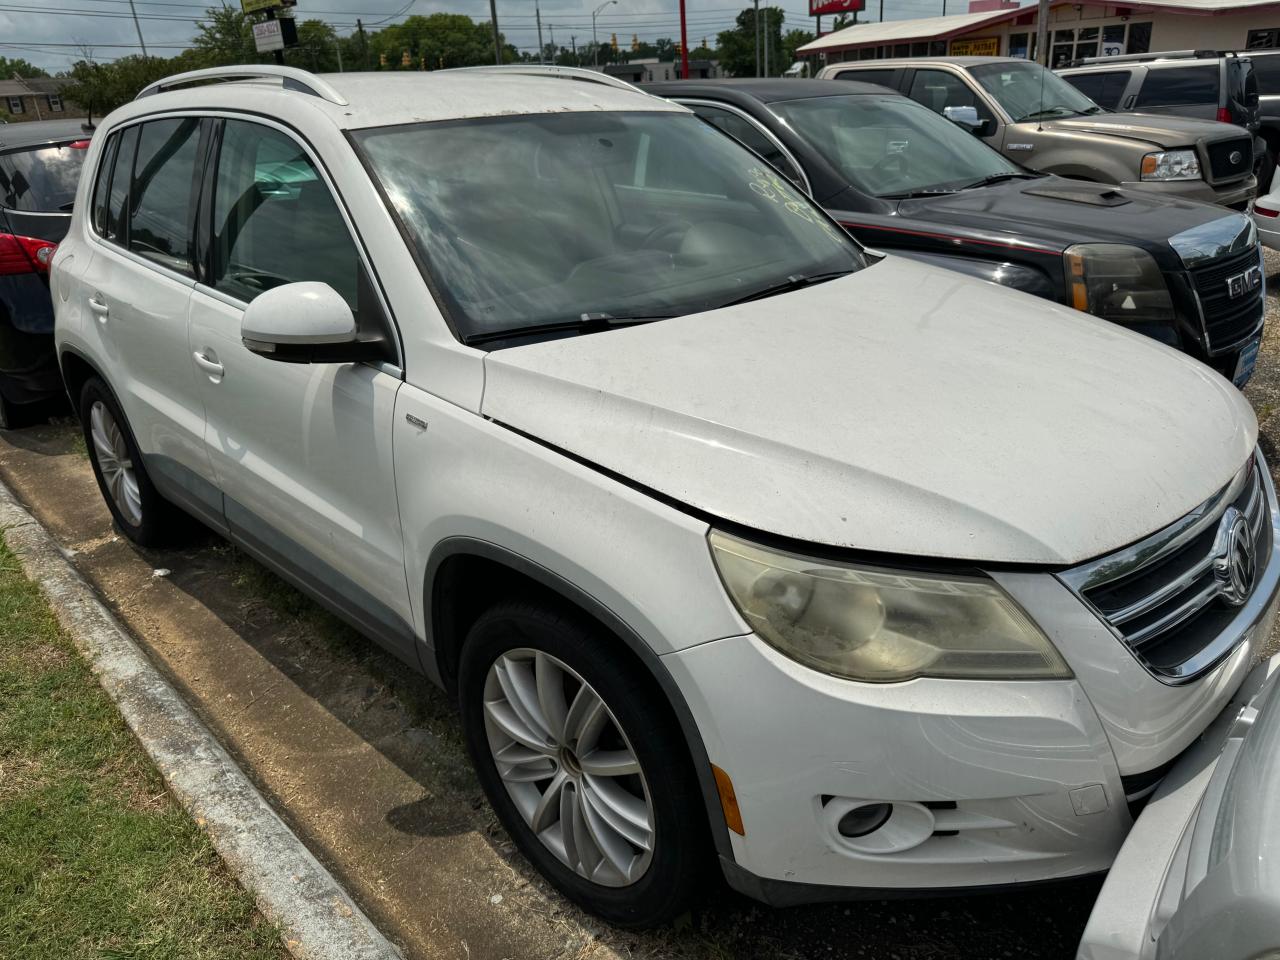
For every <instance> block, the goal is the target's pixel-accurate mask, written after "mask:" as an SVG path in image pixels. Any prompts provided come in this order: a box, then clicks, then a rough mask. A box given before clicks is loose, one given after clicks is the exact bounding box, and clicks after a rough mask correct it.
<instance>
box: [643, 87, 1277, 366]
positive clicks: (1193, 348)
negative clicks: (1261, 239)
mask: <svg viewBox="0 0 1280 960" xmlns="http://www.w3.org/2000/svg"><path fill="white" fill-rule="evenodd" d="M645 90H647V91H649V92H651V93H655V94H658V95H659V96H664V97H667V98H669V99H672V100H675V101H677V102H679V103H682V104H684V105H686V106H688V107H689V108H690V109H691V110H693V111H694V112H695V113H697V114H698V115H699V116H701V117H702V118H703V119H704V120H706V121H707V122H708V123H710V124H712V125H713V126H715V127H717V128H719V129H720V130H722V131H723V132H725V133H727V134H729V135H730V136H732V137H734V138H735V139H737V140H739V141H741V142H742V143H743V144H745V145H746V146H748V147H750V148H751V149H753V150H754V151H755V152H756V153H757V154H759V155H760V156H761V157H762V158H763V159H764V160H765V161H767V162H768V163H769V164H771V165H772V166H773V167H774V168H775V170H776V172H777V174H778V175H775V176H773V178H772V184H773V189H774V190H775V191H776V192H777V194H778V196H779V200H780V201H782V202H785V199H786V193H787V191H788V189H789V188H790V186H791V185H794V186H796V187H798V188H799V189H801V190H803V191H804V192H806V193H808V194H809V195H810V196H812V197H813V198H814V199H815V200H816V201H818V203H820V204H821V205H822V206H823V207H825V208H826V209H827V211H828V212H829V213H830V214H831V216H832V217H834V218H835V219H836V220H837V221H839V223H840V224H841V225H842V226H844V228H845V229H846V230H848V231H849V232H850V233H851V234H853V236H855V237H856V238H857V239H858V240H859V241H861V242H862V243H864V244H866V245H867V246H868V247H870V248H872V249H875V250H884V251H892V252H894V253H898V254H901V255H903V256H908V257H912V258H914V259H918V260H924V261H926V262H929V263H934V264H937V265H939V266H943V267H948V268H950V269H953V270H958V271H960V272H962V273H967V274H971V275H973V276H978V277H981V278H983V279H985V280H990V281H993V282H995V283H999V284H1002V285H1004V286H1008V287H1014V288H1016V289H1019V290H1023V291H1025V292H1027V293H1031V294H1035V295H1036V296H1040V297H1044V298H1046V299H1049V300H1054V301H1057V302H1059V303H1063V304H1066V305H1069V306H1074V307H1076V308H1077V309H1080V310H1084V311H1087V312H1089V313H1092V314H1094V315H1096V316H1099V317H1102V318H1103V319H1105V320H1110V321H1113V322H1115V323H1119V324H1122V325H1124V326H1126V327H1128V328H1130V329H1132V330H1135V331H1138V332H1141V333H1144V334H1146V335H1148V336H1150V337H1153V338H1155V339H1157V340H1160V341H1161V342H1163V343H1166V344H1169V345H1170V346H1174V347H1178V348H1179V349H1182V350H1184V351H1186V352H1187V353H1190V354H1192V355H1193V356H1196V357H1198V358H1199V359H1201V360H1203V361H1204V362H1206V363H1208V364H1209V365H1210V366H1212V367H1213V368H1214V369H1216V370H1217V371H1218V372H1220V373H1221V374H1223V375H1224V376H1226V377H1228V378H1230V379H1232V380H1233V381H1234V382H1235V383H1236V384H1237V385H1238V386H1243V385H1244V383H1245V381H1247V380H1248V378H1249V376H1250V374H1251V373H1252V372H1253V366H1254V362H1255V360H1256V357H1257V352H1258V343H1259V340H1260V338H1261V335H1262V325H1263V282H1262V266H1261V265H1262V259H1261V248H1260V247H1259V246H1258V243H1257V239H1256V233H1255V230H1254V227H1253V224H1252V222H1251V221H1250V220H1249V219H1248V218H1247V217H1245V216H1243V215H1242V214H1238V213H1232V212H1228V211H1225V210H1223V209H1222V208H1221V207H1216V206H1210V205H1208V204H1202V203H1194V202H1189V201H1185V200H1176V199H1168V198H1165V197H1161V196H1156V195H1153V194H1151V193H1148V192H1145V191H1138V190H1126V189H1122V188H1117V187H1113V186H1109V185H1106V184H1099V183H1086V182H1082V181H1075V180H1066V179H1063V178H1060V177H1054V176H1046V175H1043V174H1038V173H1034V172H1032V171H1030V170H1027V169H1025V168H1023V167H1019V166H1017V165H1016V164H1014V163H1013V162H1012V161H1010V160H1008V159H1006V158H1005V157H1004V156H1002V155H1001V154H999V153H997V152H996V151H995V150H992V149H991V148H990V147H988V146H987V145H986V144H984V143H983V142H982V141H981V140H978V139H977V138H976V137H973V136H970V135H969V134H968V133H966V132H965V131H964V130H962V129H961V128H960V127H959V126H957V125H956V124H954V123H951V122H949V121H948V120H945V119H943V118H942V117H940V116H939V115H938V114H936V113H934V112H933V111H931V110H929V109H928V108H927V107H924V106H922V105H921V104H919V103H917V102H915V101H914V100H910V99H908V98H906V97H903V96H901V95H899V94H896V93H894V92H892V91H890V90H888V89H886V88H884V87H880V86H876V85H873V84H868V83H857V82H853V81H844V80H720V81H716V80H690V81H682V82H670V83H653V84H646V86H645ZM784 178H785V181H790V183H789V184H788V183H786V182H785V181H784Z"/></svg>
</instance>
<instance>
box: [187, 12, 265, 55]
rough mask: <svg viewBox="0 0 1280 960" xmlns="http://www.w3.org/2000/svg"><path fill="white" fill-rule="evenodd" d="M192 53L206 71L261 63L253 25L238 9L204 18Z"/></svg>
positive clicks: (192, 46)
mask: <svg viewBox="0 0 1280 960" xmlns="http://www.w3.org/2000/svg"><path fill="white" fill-rule="evenodd" d="M189 52H190V53H191V54H192V59H193V60H195V61H197V62H198V63H199V64H200V66H203V67H225V66H228V65H229V64H233V63H258V62H259V61H260V59H261V56H260V54H259V53H258V51H257V48H256V47H255V46H254V43H253V24H252V23H251V22H250V20H249V18H248V17H246V16H245V15H244V14H243V13H241V12H240V8H239V7H238V6H236V7H210V8H209V9H208V10H206V11H205V18H204V19H203V20H201V21H200V22H199V23H198V24H197V25H196V38H195V40H193V41H192V43H191V50H190V51H189Z"/></svg>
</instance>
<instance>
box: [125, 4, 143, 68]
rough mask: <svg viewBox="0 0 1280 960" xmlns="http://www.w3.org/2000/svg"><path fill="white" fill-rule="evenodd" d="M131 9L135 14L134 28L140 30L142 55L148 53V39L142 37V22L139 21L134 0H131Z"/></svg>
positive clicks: (139, 42) (139, 43)
mask: <svg viewBox="0 0 1280 960" xmlns="http://www.w3.org/2000/svg"><path fill="white" fill-rule="evenodd" d="M129 11H130V12H131V13H132V14H133V28H134V29H135V30H137V31H138V46H140V47H141V48H142V55H143V56H144V57H145V56H146V55H147V41H145V40H143V39H142V24H140V23H138V8H137V7H135V6H134V5H133V0H129Z"/></svg>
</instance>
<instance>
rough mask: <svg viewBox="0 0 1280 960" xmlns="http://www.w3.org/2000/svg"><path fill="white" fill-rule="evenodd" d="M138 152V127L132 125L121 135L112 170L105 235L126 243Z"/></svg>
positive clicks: (110, 238) (109, 238)
mask: <svg viewBox="0 0 1280 960" xmlns="http://www.w3.org/2000/svg"><path fill="white" fill-rule="evenodd" d="M137 152H138V128H137V127H130V128H129V129H128V130H126V131H125V132H124V133H122V134H121V135H120V146H119V147H118V148H117V149H116V162H115V164H114V165H113V166H112V172H111V194H110V197H109V200H108V204H109V206H108V209H107V229H106V230H105V231H104V232H103V234H102V235H103V236H104V237H106V238H107V239H108V240H114V241H115V242H116V243H124V238H125V233H126V231H127V229H128V226H129V218H128V215H127V214H128V209H129V207H128V203H129V183H130V181H131V180H132V179H133V159H134V157H135V156H136V155H137Z"/></svg>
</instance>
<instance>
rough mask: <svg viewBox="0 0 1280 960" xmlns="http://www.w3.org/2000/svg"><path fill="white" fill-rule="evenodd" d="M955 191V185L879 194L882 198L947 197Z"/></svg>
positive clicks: (915, 198)
mask: <svg viewBox="0 0 1280 960" xmlns="http://www.w3.org/2000/svg"><path fill="white" fill-rule="evenodd" d="M955 192H956V190H955V188H954V187H946V188H943V187H929V188H926V189H924V190H909V191H907V192H906V193H881V194H878V196H879V197H880V199H881V200H917V199H919V198H920V197H945V196H946V195H947V194H949V193H955Z"/></svg>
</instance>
